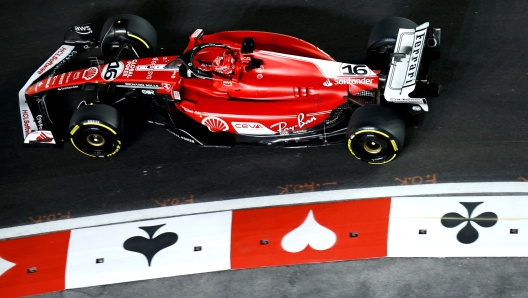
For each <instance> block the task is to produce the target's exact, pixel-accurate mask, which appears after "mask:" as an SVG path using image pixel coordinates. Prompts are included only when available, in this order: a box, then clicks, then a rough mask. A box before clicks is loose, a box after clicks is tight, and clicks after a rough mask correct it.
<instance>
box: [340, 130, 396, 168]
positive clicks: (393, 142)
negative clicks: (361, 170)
mask: <svg viewBox="0 0 528 298" xmlns="http://www.w3.org/2000/svg"><path fill="white" fill-rule="evenodd" d="M366 132H371V133H375V134H379V135H382V136H384V137H386V138H387V139H388V140H390V143H391V144H392V147H393V148H394V155H392V157H391V158H390V159H389V160H386V161H381V162H374V161H369V162H368V163H369V164H373V165H376V164H378V165H381V164H386V163H389V162H391V161H392V160H393V159H394V158H396V152H397V151H398V145H397V144H396V141H395V140H394V139H391V138H390V137H389V135H388V134H386V133H383V132H381V131H379V130H373V129H363V130H358V131H356V132H355V133H354V134H353V135H352V136H351V138H349V139H348V151H350V153H352V155H354V157H355V158H357V159H359V160H361V158H359V157H358V156H357V155H356V154H355V153H354V150H352V139H353V138H354V136H356V135H358V134H360V133H366Z"/></svg>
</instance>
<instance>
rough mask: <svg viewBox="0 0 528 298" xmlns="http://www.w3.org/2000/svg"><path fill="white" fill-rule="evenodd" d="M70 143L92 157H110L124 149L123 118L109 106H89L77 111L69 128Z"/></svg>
mask: <svg viewBox="0 0 528 298" xmlns="http://www.w3.org/2000/svg"><path fill="white" fill-rule="evenodd" d="M68 131H69V134H70V141H71V143H72V145H73V146H74V147H75V148H76V149H77V150H79V151H80V152H81V153H83V154H85V155H88V156H91V157H110V156H112V155H114V154H116V153H117V152H118V151H119V150H120V149H121V147H122V136H123V131H124V130H123V117H122V116H121V114H119V112H118V111H117V110H116V109H115V108H113V107H111V106H108V105H104V104H99V105H87V106H82V107H80V108H79V109H78V110H76V111H75V113H74V114H73V116H72V118H71V120H70V126H69V130H68Z"/></svg>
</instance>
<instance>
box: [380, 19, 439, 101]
mask: <svg viewBox="0 0 528 298" xmlns="http://www.w3.org/2000/svg"><path fill="white" fill-rule="evenodd" d="M428 28H429V23H424V24H422V25H420V26H418V27H416V28H415V29H403V28H401V29H400V30H399V31H398V38H397V40H396V44H395V46H394V54H392V55H391V56H392V60H391V64H390V70H389V74H388V76H387V84H386V86H385V92H384V94H383V95H384V97H385V100H387V101H389V102H397V103H412V104H417V105H420V107H421V108H422V109H423V110H424V111H427V110H428V107H427V101H426V100H425V98H410V97H409V93H411V92H412V91H414V88H415V87H416V78H417V76H418V70H419V67H420V60H421V59H422V54H423V50H424V45H425V43H426V38H427V29H428Z"/></svg>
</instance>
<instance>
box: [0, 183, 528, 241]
mask: <svg viewBox="0 0 528 298" xmlns="http://www.w3.org/2000/svg"><path fill="white" fill-rule="evenodd" d="M505 193H508V194H528V183H526V182H478V183H441V184H425V185H406V186H385V187H374V188H359V189H344V190H332V191H321V192H308V193H297V194H288V195H276V196H264V197H253V198H244V199H233V200H226V201H214V202H207V203H195V204H188V205H179V206H171V207H157V208H151V209H142V210H135V211H125V212H117V213H110V214H102V215H95V216H87V217H80V218H71V219H64V220H57V221H53V222H46V223H39V224H33V225H27V226H19V227H12V228H5V229H0V239H8V238H16V237H23V236H29V235H37V234H44V233H51V232H57V231H65V230H73V229H79V228H86V227H95V226H103V225H109V224H116V223H125V222H133V221H140V220H149V219H157V218H166V217H173V216H182V215H191V214H200V213H209V212H218V211H229V210H239V209H250V208H262V207H273V206H287V205H296V204H309V203H318V202H336V201H346V200H357V199H373V198H387V197H407V196H426V195H452V194H466V195H467V194H505Z"/></svg>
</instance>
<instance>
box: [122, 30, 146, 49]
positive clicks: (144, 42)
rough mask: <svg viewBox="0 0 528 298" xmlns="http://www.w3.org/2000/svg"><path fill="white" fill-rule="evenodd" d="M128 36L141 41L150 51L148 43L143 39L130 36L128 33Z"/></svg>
mask: <svg viewBox="0 0 528 298" xmlns="http://www.w3.org/2000/svg"><path fill="white" fill-rule="evenodd" d="M127 35H128V36H130V37H133V38H135V39H137V40H139V41H141V42H142V43H143V44H144V45H145V46H146V47H147V49H150V47H149V45H148V43H147V42H146V41H144V40H143V39H142V38H141V37H139V36H137V35H134V34H130V33H128V34H127Z"/></svg>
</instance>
